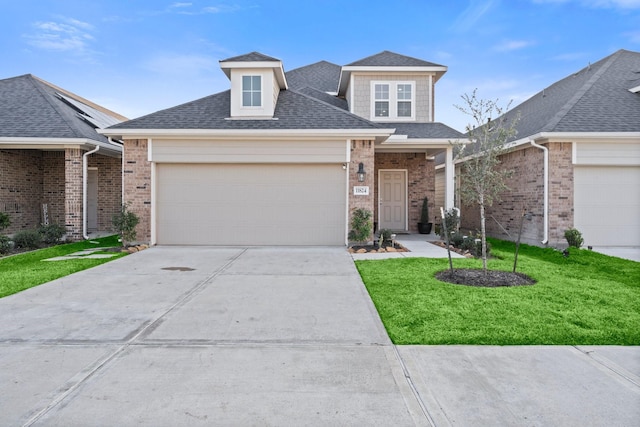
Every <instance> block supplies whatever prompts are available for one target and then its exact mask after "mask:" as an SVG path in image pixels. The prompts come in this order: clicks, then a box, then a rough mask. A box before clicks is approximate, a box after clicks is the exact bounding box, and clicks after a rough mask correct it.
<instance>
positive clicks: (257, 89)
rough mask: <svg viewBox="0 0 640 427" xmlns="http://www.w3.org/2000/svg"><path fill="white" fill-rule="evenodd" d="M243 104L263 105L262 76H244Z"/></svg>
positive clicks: (245, 105) (249, 105) (246, 105)
mask: <svg viewBox="0 0 640 427" xmlns="http://www.w3.org/2000/svg"><path fill="white" fill-rule="evenodd" d="M242 106H243V107H262V76H242Z"/></svg>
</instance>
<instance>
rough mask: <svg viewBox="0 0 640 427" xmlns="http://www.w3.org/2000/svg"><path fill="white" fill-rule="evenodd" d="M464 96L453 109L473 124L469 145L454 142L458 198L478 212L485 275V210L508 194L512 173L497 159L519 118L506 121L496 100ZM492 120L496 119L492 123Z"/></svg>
mask: <svg viewBox="0 0 640 427" xmlns="http://www.w3.org/2000/svg"><path fill="white" fill-rule="evenodd" d="M476 92H477V90H474V91H473V93H472V94H471V96H469V95H468V94H465V95H463V96H462V99H463V100H464V105H463V106H458V105H456V106H455V107H456V108H457V109H458V110H460V111H461V112H463V113H464V114H467V115H469V116H471V117H472V119H473V124H472V125H468V126H467V133H468V135H469V139H471V141H472V143H471V144H468V145H465V144H463V143H461V142H455V143H453V144H454V146H455V147H454V148H455V157H456V159H464V162H463V163H462V170H461V185H460V196H461V198H462V201H463V202H464V203H465V204H471V203H476V204H478V206H479V208H480V233H481V239H482V268H483V270H484V271H485V272H486V271H487V231H486V226H485V224H486V215H485V210H486V207H487V206H491V205H493V202H494V201H495V200H498V198H499V195H500V193H502V192H503V191H505V190H507V189H508V187H507V185H506V180H507V179H508V178H509V177H510V176H511V175H512V173H513V171H511V170H506V169H501V168H500V167H499V164H500V159H499V156H500V155H501V154H503V153H504V152H505V144H506V143H507V141H509V140H510V139H511V138H512V137H514V136H515V135H516V133H517V132H516V125H517V123H518V120H519V116H518V115H516V116H515V117H514V118H513V119H512V120H507V119H506V118H505V117H504V113H505V112H506V110H507V109H508V108H509V105H510V104H509V105H507V107H506V108H502V107H500V106H499V105H498V102H497V100H496V101H491V100H483V99H478V97H477V96H476ZM491 117H498V119H496V120H493V121H492V120H491Z"/></svg>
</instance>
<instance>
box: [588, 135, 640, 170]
mask: <svg viewBox="0 0 640 427" xmlns="http://www.w3.org/2000/svg"><path fill="white" fill-rule="evenodd" d="M576 164H578V165H603V166H605V165H620V166H640V142H638V143H635V144H634V143H627V144H625V143H616V142H603V141H600V142H580V143H577V144H576Z"/></svg>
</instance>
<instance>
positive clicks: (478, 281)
mask: <svg viewBox="0 0 640 427" xmlns="http://www.w3.org/2000/svg"><path fill="white" fill-rule="evenodd" d="M436 279H438V280H441V281H443V282H447V283H454V284H456V285H466V286H477V287H482V288H498V287H504V286H528V285H533V284H535V283H536V281H535V280H533V279H532V278H531V277H529V276H527V275H526V274H522V273H512V272H510V271H499V270H487V271H486V273H485V272H484V271H483V270H476V269H466V268H465V269H453V275H452V274H451V272H450V271H449V270H444V271H439V272H438V273H436Z"/></svg>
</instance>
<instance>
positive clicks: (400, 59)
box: [347, 50, 442, 67]
mask: <svg viewBox="0 0 640 427" xmlns="http://www.w3.org/2000/svg"><path fill="white" fill-rule="evenodd" d="M347 66H349V67H358V66H360V67H442V65H439V64H434V63H433V62H428V61H423V60H422V59H418V58H412V57H411V56H405V55H400V54H397V53H394V52H389V51H388V50H384V51H382V52H380V53H377V54H375V55H371V56H368V57H366V58H362V59H360V60H358V61H355V62H352V63H351V64H347Z"/></svg>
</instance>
